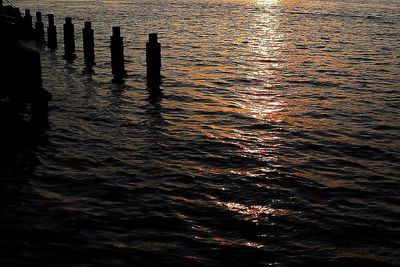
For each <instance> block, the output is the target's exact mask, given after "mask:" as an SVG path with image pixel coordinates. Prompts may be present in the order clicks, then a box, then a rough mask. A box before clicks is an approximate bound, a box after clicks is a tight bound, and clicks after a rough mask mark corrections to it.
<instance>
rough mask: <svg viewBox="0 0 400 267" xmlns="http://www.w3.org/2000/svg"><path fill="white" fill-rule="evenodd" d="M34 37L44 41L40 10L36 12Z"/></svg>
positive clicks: (41, 41)
mask: <svg viewBox="0 0 400 267" xmlns="http://www.w3.org/2000/svg"><path fill="white" fill-rule="evenodd" d="M35 37H36V41H38V42H40V43H44V25H43V21H42V12H36V22H35Z"/></svg>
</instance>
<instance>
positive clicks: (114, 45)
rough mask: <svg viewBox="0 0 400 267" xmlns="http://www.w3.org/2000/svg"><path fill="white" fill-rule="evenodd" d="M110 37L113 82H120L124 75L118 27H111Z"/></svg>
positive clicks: (122, 52) (121, 45) (122, 51)
mask: <svg viewBox="0 0 400 267" xmlns="http://www.w3.org/2000/svg"><path fill="white" fill-rule="evenodd" d="M110 39H111V67H112V74H113V75H114V79H113V81H114V82H120V81H122V80H123V78H124V76H125V75H126V71H125V66H124V65H125V60H124V43H123V38H122V37H121V29H120V27H113V35H112V36H111V37H110Z"/></svg>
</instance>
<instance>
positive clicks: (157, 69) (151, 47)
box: [146, 33, 161, 87]
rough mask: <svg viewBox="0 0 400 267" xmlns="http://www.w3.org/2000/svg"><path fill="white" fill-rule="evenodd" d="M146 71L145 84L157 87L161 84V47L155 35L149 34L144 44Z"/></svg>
mask: <svg viewBox="0 0 400 267" xmlns="http://www.w3.org/2000/svg"><path fill="white" fill-rule="evenodd" d="M146 70H147V84H148V85H149V86H150V87H158V86H159V85H160V83H161V45H160V43H158V40H157V33H150V34H149V41H148V42H147V43H146Z"/></svg>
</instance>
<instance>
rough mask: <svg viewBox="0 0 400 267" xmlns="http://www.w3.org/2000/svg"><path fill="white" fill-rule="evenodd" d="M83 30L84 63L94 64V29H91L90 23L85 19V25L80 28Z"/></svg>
mask: <svg viewBox="0 0 400 267" xmlns="http://www.w3.org/2000/svg"><path fill="white" fill-rule="evenodd" d="M82 32H83V55H84V58H85V62H86V65H88V66H93V65H94V58H95V55H94V31H93V29H92V23H91V22H90V21H85V27H84V28H83V29H82Z"/></svg>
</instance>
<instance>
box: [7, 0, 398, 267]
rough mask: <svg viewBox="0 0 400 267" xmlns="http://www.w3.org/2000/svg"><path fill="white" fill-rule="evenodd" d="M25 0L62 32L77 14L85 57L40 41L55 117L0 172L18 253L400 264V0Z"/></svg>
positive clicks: (20, 258) (21, 260)
mask: <svg viewBox="0 0 400 267" xmlns="http://www.w3.org/2000/svg"><path fill="white" fill-rule="evenodd" d="M15 4H16V5H17V6H19V7H21V8H22V9H23V8H30V9H31V10H32V12H33V13H34V12H35V11H37V10H41V11H43V13H44V14H46V13H50V12H53V13H55V15H56V23H57V26H58V30H59V31H60V32H59V37H61V36H62V35H61V29H62V23H63V18H64V17H66V16H72V17H73V19H74V21H75V23H76V32H77V33H78V35H77V46H78V52H77V55H78V58H77V60H75V62H73V63H67V62H65V61H64V60H63V59H62V54H63V51H62V39H61V38H60V40H59V41H60V49H59V50H58V51H56V52H51V51H48V50H47V49H45V48H43V49H41V53H42V62H43V79H44V87H45V88H46V89H48V90H49V91H51V92H52V93H53V95H54V100H53V102H52V103H51V112H50V117H49V121H50V123H49V129H47V130H45V131H42V132H41V133H40V134H39V136H38V137H36V138H34V140H31V141H29V142H28V143H29V144H30V145H29V146H28V148H27V147H26V146H22V147H23V148H20V150H19V151H17V152H16V153H15V154H13V156H12V159H11V160H10V161H11V162H12V164H11V163H10V164H9V165H8V167H6V168H5V169H4V168H3V170H2V172H1V175H2V176H3V177H1V180H0V186H1V187H0V194H1V195H0V220H1V221H0V265H1V266H18V265H23V264H27V265H37V266H55V265H62V266H70V265H74V266H87V265H88V266H89V265H90V266H103V265H104V266H128V265H129V266H141V265H150V266H153V265H154V266H156V265H157V266H165V265H167V266H168V265H169V266H180V265H186V266H192V265H201V266H204V265H206V266H224V265H225V266H260V265H263V266H266V265H273V266H275V265H276V266H298V265H308V266H310V264H319V266H396V265H398V264H400V252H399V247H400V223H399V218H400V206H399V203H400V185H399V180H400V179H399V172H400V163H399V162H400V141H399V136H400V123H399V118H400V110H399V106H400V93H399V85H400V32H399V29H400V15H399V14H400V3H399V2H398V1H396V0H393V1H388V0H384V1H367V0H351V1H338V0H332V1H305V0H304V1H301V0H299V1H294V0H292V1H290V0H265V1H262V0H261V1H254V2H252V1H237V2H236V1H233V0H232V1H219V0H215V1H201V0H199V1H183V0H182V1H181V0H166V1H156V0H143V1H139V0H115V1H111V0H109V1H101V0H98V1H93V0H87V1H84V0H81V1H74V0H72V1H64V0H57V1H50V0H42V1H37V0H24V1H23V0H20V1H15ZM87 19H91V20H92V21H93V27H94V29H95V35H96V45H97V48H96V49H97V50H96V52H97V54H96V56H97V60H96V61H97V65H96V66H95V69H94V70H95V73H96V74H95V75H93V76H88V75H86V74H82V70H83V68H84V64H83V61H82V57H83V56H82V53H81V52H82V47H81V42H82V40H81V28H82V24H83V21H84V20H87ZM46 23H47V22H46ZM117 25H119V26H121V27H122V35H123V36H124V37H125V44H126V59H127V63H126V68H127V70H128V74H129V75H128V78H127V80H126V83H125V85H122V86H118V85H112V84H111V82H110V81H111V78H112V77H111V75H110V72H111V71H110V67H109V48H108V45H109V35H110V32H111V27H112V26H117ZM153 31H154V32H158V33H159V35H160V42H161V43H162V49H163V51H162V53H163V66H164V67H163V75H164V76H165V79H164V82H163V85H162V89H163V96H153V95H150V94H149V92H148V90H147V89H146V86H145V71H144V70H145V67H144V64H145V54H144V45H145V42H146V39H147V34H148V33H149V32H153ZM25 141H26V140H25ZM29 149H31V150H30V151H31V152H29Z"/></svg>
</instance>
